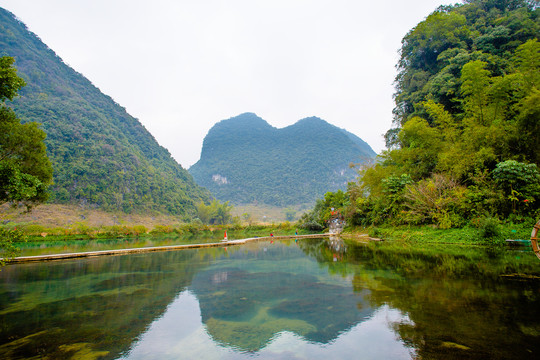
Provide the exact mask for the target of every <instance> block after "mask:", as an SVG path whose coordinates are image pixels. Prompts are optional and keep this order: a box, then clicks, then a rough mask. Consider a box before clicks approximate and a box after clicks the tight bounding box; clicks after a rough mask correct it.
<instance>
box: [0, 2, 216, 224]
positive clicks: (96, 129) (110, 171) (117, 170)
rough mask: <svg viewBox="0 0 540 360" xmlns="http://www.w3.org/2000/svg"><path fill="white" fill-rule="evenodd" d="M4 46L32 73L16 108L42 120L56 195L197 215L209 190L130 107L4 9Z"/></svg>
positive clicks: (0, 44) (109, 206) (0, 23)
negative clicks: (59, 54) (142, 122)
mask: <svg viewBox="0 0 540 360" xmlns="http://www.w3.org/2000/svg"><path fill="white" fill-rule="evenodd" d="M0 49H1V54H0V55H4V56H11V57H13V58H15V66H16V67H17V68H18V74H19V76H21V77H22V78H24V80H25V81H26V83H27V85H26V87H24V88H22V90H21V91H20V96H19V97H18V98H16V99H14V101H13V103H12V105H11V106H12V108H13V109H14V111H15V113H16V114H17V115H18V116H19V118H20V119H21V120H22V121H23V122H31V121H35V122H38V123H41V124H42V126H41V127H42V129H43V130H44V131H45V132H46V134H47V138H46V140H45V143H46V146H47V153H48V156H49V158H50V159H51V162H52V165H53V168H54V178H53V181H54V184H53V185H52V186H51V188H50V191H51V196H50V200H49V201H51V202H53V203H58V204H79V205H87V206H90V207H96V208H100V209H103V210H114V211H118V210H120V211H124V212H128V213H129V212H143V211H154V212H162V213H168V214H175V215H182V216H191V215H194V214H195V212H196V209H195V204H197V203H199V202H201V201H204V202H209V200H210V198H211V195H210V193H209V192H208V191H207V190H205V189H203V188H201V187H200V186H198V185H197V184H196V183H195V182H194V181H193V178H192V177H191V175H190V174H189V173H188V172H187V171H186V170H185V169H183V168H182V167H181V166H180V165H179V164H178V163H177V162H176V161H175V160H174V159H173V158H172V157H171V155H170V154H169V152H168V151H167V150H166V149H165V148H163V147H161V146H160V145H159V144H158V143H157V142H156V140H155V139H154V138H153V136H152V135H151V134H150V133H149V132H148V131H147V130H146V129H145V128H144V126H142V125H141V123H140V122H139V121H138V120H137V119H135V118H133V117H132V116H130V115H129V114H128V113H127V112H126V110H125V109H124V108H123V107H121V106H120V105H118V104H117V103H115V102H114V100H113V99H111V98H110V97H108V96H106V95H104V94H103V93H101V92H100V90H99V89H97V88H96V87H95V86H93V85H92V83H91V82H90V81H88V80H87V79H86V78H85V77H84V76H82V75H81V74H79V73H77V72H76V71H74V70H73V69H72V68H70V67H69V66H67V65H66V64H64V62H63V61H62V60H61V59H60V58H59V57H58V56H57V55H56V54H55V53H54V52H53V51H52V50H51V49H49V48H48V47H47V46H46V45H45V44H43V43H42V42H41V40H40V39H39V38H38V37H37V36H36V35H35V34H33V33H31V32H30V31H28V30H27V28H26V26H25V25H24V24H22V23H21V22H20V21H18V20H17V19H16V18H15V17H14V15H13V14H11V13H9V12H8V11H6V10H4V9H0Z"/></svg>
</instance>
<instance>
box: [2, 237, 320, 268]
mask: <svg viewBox="0 0 540 360" xmlns="http://www.w3.org/2000/svg"><path fill="white" fill-rule="evenodd" d="M328 236H330V234H312V235H290V236H289V235H287V236H262V237H253V238H247V239H238V240H227V241H220V242H217V243H206V244H186V245H167V246H155V247H142V248H133V249H116V250H100V251H87V252H78V253H66V254H51V255H36V256H19V257H15V258H13V259H11V260H9V262H8V264H16V263H26V262H35V261H53V260H65V259H74V258H84V257H94V256H108V255H126V254H137V253H146V252H154V251H171V250H185V249H199V248H210V247H219V246H235V245H242V244H246V243H248V242H252V241H261V240H283V239H306V238H320V237H328Z"/></svg>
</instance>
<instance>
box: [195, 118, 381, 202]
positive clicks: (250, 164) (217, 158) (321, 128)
mask: <svg viewBox="0 0 540 360" xmlns="http://www.w3.org/2000/svg"><path fill="white" fill-rule="evenodd" d="M374 156H375V152H374V151H373V150H372V149H371V147H369V145H367V144H366V143H365V142H364V141H362V140H361V139H360V138H358V137H357V136H355V135H353V134H351V133H349V132H347V131H345V130H343V129H340V128H338V127H336V126H334V125H331V124H329V123H328V122H326V121H325V120H322V119H320V118H318V117H309V118H305V119H302V120H300V121H298V122H297V123H295V124H293V125H290V126H287V127H284V128H281V129H278V128H275V127H273V126H271V125H270V124H268V123H267V122H266V121H265V120H263V119H261V118H260V117H258V116H257V115H255V114H252V113H245V114H242V115H238V116H236V117H233V118H230V119H227V120H223V121H220V122H218V123H217V124H216V125H214V126H213V127H212V128H211V129H210V131H209V132H208V134H207V135H206V137H205V139H204V142H203V149H202V152H201V159H200V160H199V161H198V162H197V163H196V164H195V165H193V166H192V167H191V168H190V169H189V171H190V172H191V173H192V174H193V176H194V178H195V180H197V182H198V183H199V184H201V185H203V186H205V187H207V188H208V189H210V190H211V191H212V193H213V194H214V195H215V196H216V197H217V198H218V199H220V200H226V201H231V202H233V203H235V204H246V203H265V204H269V205H277V206H287V205H297V204H305V203H313V202H314V201H315V200H316V199H317V198H318V197H320V196H322V195H323V194H324V193H325V192H327V191H330V190H337V189H339V188H344V187H346V185H347V182H348V181H349V180H351V179H353V178H354V177H355V175H356V172H355V171H354V170H353V169H351V168H350V167H349V165H350V164H351V163H361V162H365V161H369V160H371V159H372V158H373V157H374Z"/></svg>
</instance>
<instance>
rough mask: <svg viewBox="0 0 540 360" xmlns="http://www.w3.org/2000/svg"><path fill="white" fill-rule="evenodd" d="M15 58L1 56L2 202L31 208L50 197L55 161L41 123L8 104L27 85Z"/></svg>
mask: <svg viewBox="0 0 540 360" xmlns="http://www.w3.org/2000/svg"><path fill="white" fill-rule="evenodd" d="M13 62H14V60H13V58H11V57H2V58H0V101H1V102H2V103H1V105H0V204H2V203H5V202H11V203H13V204H17V203H23V204H24V205H26V206H27V209H30V208H31V206H33V205H35V204H38V203H42V202H44V201H45V200H47V198H48V193H47V187H48V185H50V184H51V182H52V165H51V162H50V161H49V158H48V157H47V149H46V147H45V143H44V140H45V137H46V135H45V132H44V131H43V130H41V129H40V128H39V124H37V123H34V122H31V123H25V124H22V123H21V122H20V120H19V119H18V118H17V116H16V115H15V112H14V111H13V110H12V109H11V108H10V107H8V106H7V105H6V104H5V101H6V100H13V98H14V97H15V96H16V95H17V92H18V90H19V89H20V88H21V87H22V86H24V85H25V82H24V80H23V79H21V78H20V77H18V76H17V70H16V69H15V68H14V67H13Z"/></svg>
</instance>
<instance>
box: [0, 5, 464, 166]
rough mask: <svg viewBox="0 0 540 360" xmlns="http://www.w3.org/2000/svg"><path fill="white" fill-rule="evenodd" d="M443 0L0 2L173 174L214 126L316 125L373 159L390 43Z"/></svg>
mask: <svg viewBox="0 0 540 360" xmlns="http://www.w3.org/2000/svg"><path fill="white" fill-rule="evenodd" d="M456 2H459V1H457V0H456V1H446V0H409V1H401V0H393V1H388V0H387V1H375V0H372V1H365V0H152V1H142V0H140V1H139V0H0V7H3V8H4V9H7V10H9V11H11V12H12V13H14V14H15V15H16V16H17V17H18V18H19V19H20V20H22V21H23V22H24V23H25V24H26V25H27V27H28V29H29V30H30V31H32V32H34V33H35V34H36V35H37V36H39V37H40V38H41V40H42V41H43V42H44V43H45V44H47V45H48V46H49V47H50V48H51V49H52V50H54V51H55V52H56V54H57V55H58V56H60V57H61V58H62V59H63V60H64V62H65V63H66V64H68V65H69V66H71V67H72V68H73V69H75V70H76V71H78V72H79V73H81V74H83V75H84V76H85V77H87V78H88V79H89V80H90V81H91V82H92V83H93V84H94V85H95V86H96V87H98V88H99V89H100V90H101V91H102V92H103V93H105V94H107V95H109V96H111V97H112V98H113V99H114V100H115V101H116V102H117V103H118V104H120V105H121V106H123V107H125V108H126V110H127V112H128V113H129V114H130V115H132V116H134V117H136V118H137V119H139V121H140V122H141V123H142V124H143V125H144V126H145V127H146V129H148V131H150V133H151V134H152V135H153V136H154V137H155V138H156V140H157V141H158V143H159V144H160V145H162V146H164V147H165V148H167V149H168V150H169V152H170V153H171V155H172V156H173V157H174V158H175V159H176V160H177V161H178V162H179V163H180V164H181V165H182V166H183V167H184V168H189V167H190V166H191V165H193V164H194V163H195V162H197V161H198V160H199V158H200V154H201V149H202V143H203V139H204V137H205V135H206V134H207V133H208V131H209V130H210V128H211V127H212V126H213V125H214V124H215V123H217V122H219V121H221V120H224V119H228V118H231V117H234V116H236V115H239V114H242V113H245V112H253V113H256V114H257V115H258V116H259V117H261V118H263V119H264V120H266V121H267V122H268V123H269V124H270V125H272V126H274V127H277V128H282V127H285V126H289V125H292V124H294V123H296V122H297V121H298V120H301V119H303V118H306V117H310V116H317V117H320V118H322V119H324V120H326V121H328V122H329V123H331V124H333V125H335V126H338V127H340V128H344V129H346V130H348V131H350V132H352V133H354V134H356V135H357V136H359V137H361V138H362V139H363V140H364V141H366V142H367V143H368V144H369V145H370V146H371V147H372V148H373V150H375V151H376V152H377V153H380V152H381V151H382V150H384V148H385V145H384V137H383V134H384V133H385V132H386V131H387V130H388V129H390V128H391V127H392V109H393V107H394V102H393V98H392V95H393V93H394V84H393V83H394V78H395V76H396V74H397V70H396V67H395V65H396V63H397V61H398V59H399V53H398V51H399V49H400V47H401V39H402V38H403V37H404V36H405V35H406V34H407V32H408V31H409V30H411V29H412V28H413V27H414V26H416V24H418V23H419V22H420V21H422V20H424V19H425V18H426V17H427V16H428V15H429V14H430V13H431V12H433V11H434V10H435V9H436V8H437V7H438V6H440V5H448V4H453V3H456Z"/></svg>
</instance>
